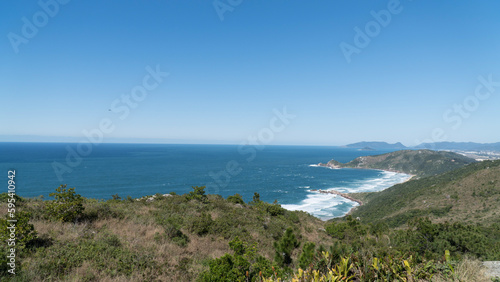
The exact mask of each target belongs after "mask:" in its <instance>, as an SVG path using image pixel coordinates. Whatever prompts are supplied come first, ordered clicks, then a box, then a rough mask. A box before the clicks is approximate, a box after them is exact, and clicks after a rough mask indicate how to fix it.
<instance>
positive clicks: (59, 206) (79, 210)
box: [46, 184, 85, 222]
mask: <svg viewBox="0 0 500 282" xmlns="http://www.w3.org/2000/svg"><path fill="white" fill-rule="evenodd" d="M49 196H51V197H54V198H55V199H54V200H53V201H51V202H50V203H48V204H47V207H46V209H47V213H48V216H49V217H51V218H53V219H56V220H59V221H63V222H73V221H76V220H77V219H78V218H80V217H81V216H82V214H83V210H84V209H85V208H84V207H83V198H82V196H81V195H79V194H76V193H75V188H68V189H66V184H64V185H61V186H59V188H57V189H56V192H55V193H50V194H49Z"/></svg>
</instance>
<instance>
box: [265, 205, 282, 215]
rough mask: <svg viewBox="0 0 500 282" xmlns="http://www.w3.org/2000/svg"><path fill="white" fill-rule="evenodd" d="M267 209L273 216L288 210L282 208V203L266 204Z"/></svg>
mask: <svg viewBox="0 0 500 282" xmlns="http://www.w3.org/2000/svg"><path fill="white" fill-rule="evenodd" d="M266 211H267V212H268V213H269V214H270V215H271V216H278V215H284V214H285V211H286V210H285V209H284V208H282V207H281V205H279V204H266Z"/></svg>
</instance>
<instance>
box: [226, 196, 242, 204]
mask: <svg viewBox="0 0 500 282" xmlns="http://www.w3.org/2000/svg"><path fill="white" fill-rule="evenodd" d="M227 201H228V202H231V203H234V204H241V205H244V204H245V201H243V198H242V197H241V195H240V194H234V195H233V196H228V197H227Z"/></svg>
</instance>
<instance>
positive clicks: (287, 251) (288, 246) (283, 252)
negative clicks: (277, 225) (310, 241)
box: [274, 228, 300, 266]
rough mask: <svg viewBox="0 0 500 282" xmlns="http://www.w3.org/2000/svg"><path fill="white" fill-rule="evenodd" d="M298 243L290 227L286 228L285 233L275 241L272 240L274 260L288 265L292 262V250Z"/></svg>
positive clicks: (281, 264)
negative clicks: (274, 251)
mask: <svg viewBox="0 0 500 282" xmlns="http://www.w3.org/2000/svg"><path fill="white" fill-rule="evenodd" d="M299 245H300V243H299V241H298V240H297V238H296V237H295V234H293V230H292V228H288V229H287V230H286V231H285V234H284V235H283V237H281V239H280V240H279V241H277V242H274V249H275V250H276V253H275V256H274V260H275V261H276V262H277V263H278V264H279V265H280V266H288V265H290V264H291V263H292V251H293V250H294V249H296V248H297V247H298V246H299Z"/></svg>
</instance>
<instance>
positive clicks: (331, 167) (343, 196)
mask: <svg viewBox="0 0 500 282" xmlns="http://www.w3.org/2000/svg"><path fill="white" fill-rule="evenodd" d="M317 166H318V167H326V168H329V169H343V168H352V169H370V170H379V171H383V172H393V173H399V174H406V175H408V176H409V177H408V178H407V179H406V180H404V181H402V182H399V183H396V184H394V185H392V186H389V187H387V188H385V189H383V190H380V191H384V190H386V189H389V188H391V187H394V186H395V185H398V184H402V183H406V182H408V181H410V180H412V179H414V178H415V177H416V175H415V174H409V173H405V172H402V171H396V170H388V169H377V168H364V167H341V166H339V165H335V164H330V163H326V164H324V163H319V164H317ZM380 191H373V192H367V193H375V192H380ZM311 192H318V193H321V194H334V195H338V196H340V197H342V198H345V199H347V200H350V201H353V202H356V203H358V204H359V206H362V205H363V204H364V203H363V201H361V200H359V199H355V198H353V197H351V196H349V193H342V192H339V191H336V190H322V189H313V190H311ZM357 207H358V206H354V207H352V208H351V209H349V211H348V212H347V213H346V214H344V215H343V216H346V215H349V214H351V213H352V212H353V211H354V210H355V209H356V208H357Z"/></svg>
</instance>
